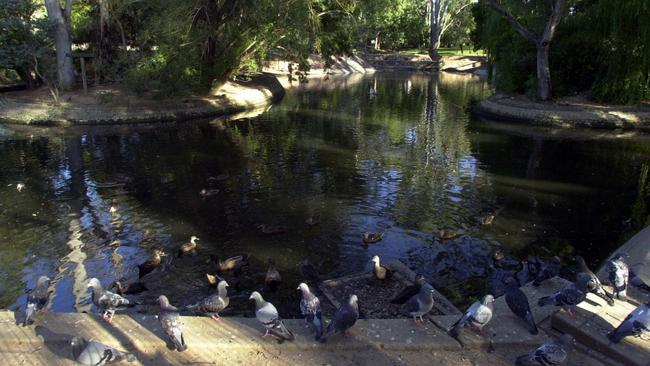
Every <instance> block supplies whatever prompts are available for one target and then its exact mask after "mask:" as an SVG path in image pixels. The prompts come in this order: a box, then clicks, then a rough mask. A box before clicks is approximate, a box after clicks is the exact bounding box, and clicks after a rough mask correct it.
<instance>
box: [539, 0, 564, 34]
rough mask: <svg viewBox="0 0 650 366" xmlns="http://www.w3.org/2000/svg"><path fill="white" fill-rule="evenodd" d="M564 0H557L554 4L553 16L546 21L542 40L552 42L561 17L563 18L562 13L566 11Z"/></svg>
mask: <svg viewBox="0 0 650 366" xmlns="http://www.w3.org/2000/svg"><path fill="white" fill-rule="evenodd" d="M564 2H565V0H555V5H554V6H553V11H552V12H551V16H550V18H549V19H548V22H547V23H546V27H545V28H544V33H543V34H542V38H541V40H540V41H541V42H542V43H550V42H551V40H552V39H553V36H554V35H555V31H556V30H557V26H558V24H560V19H562V14H563V13H564Z"/></svg>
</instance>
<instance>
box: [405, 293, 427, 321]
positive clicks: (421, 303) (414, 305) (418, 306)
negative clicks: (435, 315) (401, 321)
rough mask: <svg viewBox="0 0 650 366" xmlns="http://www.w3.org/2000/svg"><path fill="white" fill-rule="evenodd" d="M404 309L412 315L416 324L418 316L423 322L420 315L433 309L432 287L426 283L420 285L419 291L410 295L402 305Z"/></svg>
mask: <svg viewBox="0 0 650 366" xmlns="http://www.w3.org/2000/svg"><path fill="white" fill-rule="evenodd" d="M403 309H404V311H405V312H406V313H407V314H409V315H410V316H412V317H413V321H415V323H416V324H417V322H418V318H420V321H421V322H424V319H422V316H424V315H425V314H427V313H428V312H430V311H431V309H433V287H431V285H429V284H428V283H425V284H423V285H422V286H421V287H420V291H418V293H417V294H415V295H414V296H413V297H411V298H410V299H409V300H408V301H407V302H406V303H405V304H404V306H403Z"/></svg>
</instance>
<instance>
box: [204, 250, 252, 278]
mask: <svg viewBox="0 0 650 366" xmlns="http://www.w3.org/2000/svg"><path fill="white" fill-rule="evenodd" d="M210 259H212V262H214V264H215V266H216V267H217V272H218V273H222V272H230V271H235V272H237V271H239V270H240V269H241V268H242V267H244V266H246V265H248V254H242V255H236V256H233V257H230V258H226V259H223V260H222V259H221V258H220V257H219V256H218V255H211V256H210Z"/></svg>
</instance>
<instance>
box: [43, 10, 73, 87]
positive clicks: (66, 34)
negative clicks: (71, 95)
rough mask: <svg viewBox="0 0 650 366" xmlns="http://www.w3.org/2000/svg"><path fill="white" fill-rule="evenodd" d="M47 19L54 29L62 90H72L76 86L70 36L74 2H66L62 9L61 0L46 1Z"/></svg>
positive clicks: (58, 75)
mask: <svg viewBox="0 0 650 366" xmlns="http://www.w3.org/2000/svg"><path fill="white" fill-rule="evenodd" d="M45 8H46V9H47V17H48V18H49V20H50V22H51V23H52V24H53V27H54V43H55V47H56V76H57V80H58V83H59V87H60V88H61V89H64V90H66V89H71V88H72V85H73V84H74V65H73V63H72V61H73V60H72V57H71V54H72V37H71V36H70V15H71V14H72V0H66V2H65V8H63V9H61V4H60V3H59V0H45Z"/></svg>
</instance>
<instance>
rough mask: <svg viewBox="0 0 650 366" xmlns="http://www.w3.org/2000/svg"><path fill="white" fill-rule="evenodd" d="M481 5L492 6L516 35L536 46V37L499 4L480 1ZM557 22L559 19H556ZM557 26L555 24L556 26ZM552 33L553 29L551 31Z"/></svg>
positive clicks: (494, 0)
mask: <svg viewBox="0 0 650 366" xmlns="http://www.w3.org/2000/svg"><path fill="white" fill-rule="evenodd" d="M480 1H481V2H483V3H488V4H490V5H491V6H492V8H493V9H494V10H495V11H496V12H497V13H499V15H501V16H502V17H504V18H505V19H506V20H507V21H508V23H510V24H511V25H512V26H513V28H515V30H516V31H517V33H519V34H521V35H522V36H523V37H524V38H526V39H527V40H529V41H530V42H532V43H533V44H537V37H536V36H535V34H533V33H532V32H530V31H529V30H528V29H526V27H524V26H523V25H522V24H521V23H519V21H518V20H517V19H516V18H515V17H514V16H513V15H512V14H510V12H509V11H508V10H506V9H505V8H504V7H503V6H502V5H501V4H499V3H498V2H497V1H496V0H480ZM558 1H563V0H558ZM558 22H559V19H558ZM556 25H557V24H556ZM553 31H554V29H553Z"/></svg>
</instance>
